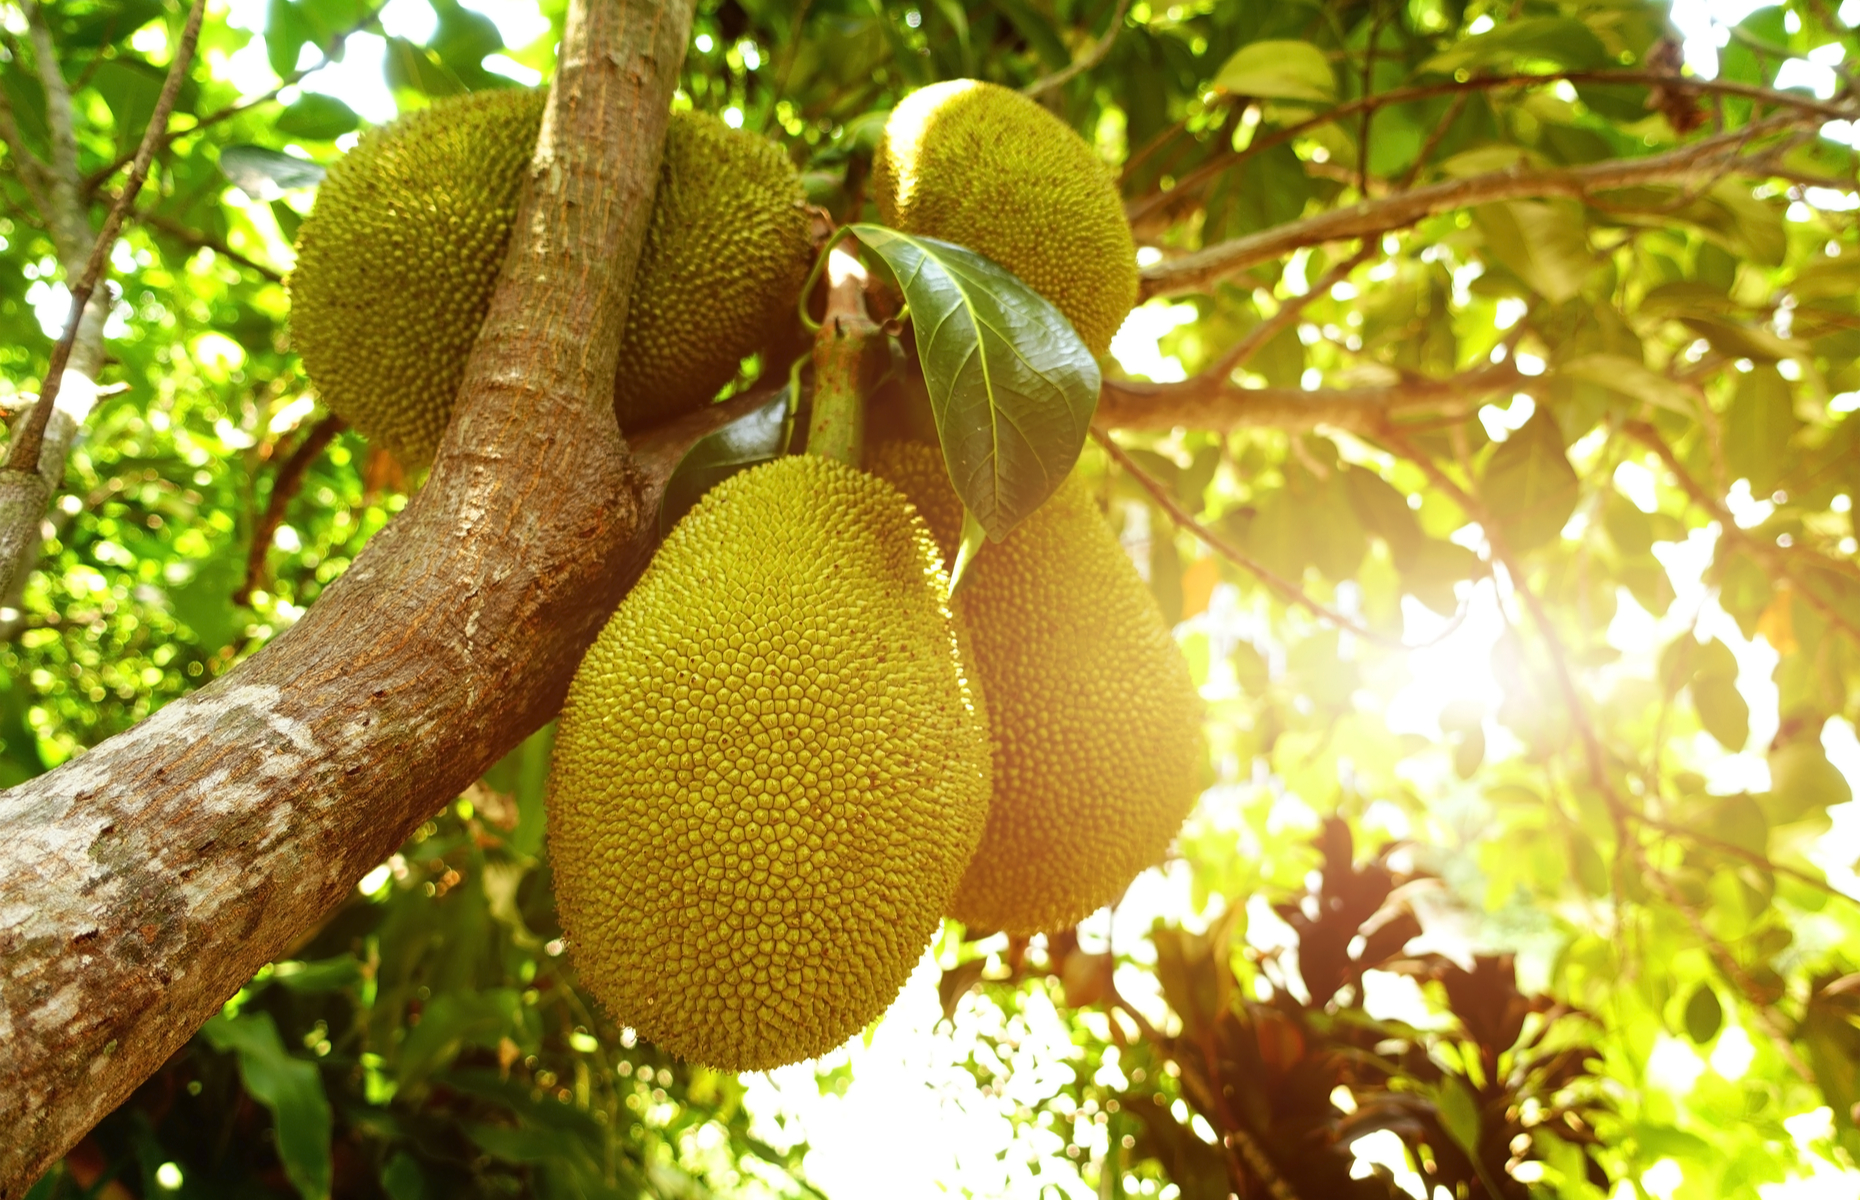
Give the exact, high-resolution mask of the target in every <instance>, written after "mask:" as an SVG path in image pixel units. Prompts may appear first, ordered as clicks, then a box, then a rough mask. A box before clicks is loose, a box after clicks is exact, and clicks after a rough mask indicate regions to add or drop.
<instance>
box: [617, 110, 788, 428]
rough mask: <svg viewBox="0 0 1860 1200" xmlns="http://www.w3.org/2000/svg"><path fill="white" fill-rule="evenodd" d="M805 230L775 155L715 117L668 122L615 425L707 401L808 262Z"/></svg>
mask: <svg viewBox="0 0 1860 1200" xmlns="http://www.w3.org/2000/svg"><path fill="white" fill-rule="evenodd" d="M811 227H812V220H811V218H810V217H809V215H808V210H807V196H806V193H805V192H804V191H803V190H802V188H801V177H800V176H799V175H798V174H796V172H795V169H794V165H793V164H792V163H790V162H789V161H788V156H787V155H786V154H785V153H783V152H782V149H781V147H779V146H777V145H776V144H775V143H773V142H771V141H769V140H767V139H766V138H761V137H757V136H756V135H755V134H752V133H746V132H744V131H742V130H740V129H731V128H730V127H729V126H728V125H725V124H724V123H723V122H722V121H719V120H717V119H716V118H715V117H709V116H704V115H702V114H700V113H691V112H681V113H674V114H672V125H671V129H670V130H669V131H668V132H667V134H666V137H665V157H664V159H663V162H662V164H661V166H660V169H659V192H658V196H657V198H656V199H655V200H654V201H653V206H652V223H651V224H650V225H649V226H648V227H647V230H646V247H645V249H644V250H643V251H641V253H640V257H639V271H638V272H637V274H636V276H635V279H634V286H633V295H632V298H631V300H629V301H628V304H627V313H628V316H627V322H626V330H625V332H624V333H623V334H622V335H621V338H620V370H619V374H618V375H617V377H616V378H615V381H614V403H615V405H616V406H617V409H618V411H619V414H620V426H621V428H623V429H634V428H643V427H645V426H648V425H653V424H657V423H658V422H660V421H664V420H667V419H669V418H671V417H675V416H677V415H679V414H680V413H684V412H689V411H690V410H691V409H693V408H696V407H697V406H699V405H700V404H703V403H705V402H707V401H708V400H710V399H711V397H713V396H715V395H716V394H717V392H718V390H719V389H720V388H722V387H723V385H724V384H726V383H728V382H730V380H731V379H732V378H733V377H734V376H735V375H736V372H737V369H738V367H740V366H741V364H742V361H743V359H744V358H745V357H747V356H748V355H750V354H753V353H755V352H756V351H757V350H759V349H761V348H762V346H763V345H764V344H766V343H767V342H768V340H769V338H770V337H771V336H772V335H773V334H774V333H775V332H776V331H777V330H778V329H779V328H780V326H781V324H782V323H783V322H784V321H785V320H786V319H787V318H788V314H790V313H792V312H794V311H795V306H796V302H797V301H798V300H799V298H800V295H801V285H802V284H803V283H805V282H806V281H807V272H808V270H809V268H811V267H812V266H813V262H814V253H813V246H812V241H811Z"/></svg>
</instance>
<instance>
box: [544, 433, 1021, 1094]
mask: <svg viewBox="0 0 1860 1200" xmlns="http://www.w3.org/2000/svg"><path fill="white" fill-rule="evenodd" d="M943 580H944V576H943V575H942V571H941V562H940V560H939V558H938V556H937V552H936V547H935V544H934V543H933V542H932V541H931V539H930V535H929V532H928V531H927V530H926V529H925V527H924V525H923V522H922V521H921V520H920V519H919V518H918V517H917V516H916V514H915V513H914V512H913V510H912V509H911V507H910V506H909V504H907V503H906V502H905V499H904V497H903V496H902V495H901V494H900V493H899V492H898V491H897V490H896V489H894V488H892V487H891V486H890V485H889V484H886V483H884V482H882V481H880V480H878V479H876V478H874V477H873V476H871V475H868V474H866V473H864V472H862V471H859V470H858V469H856V468H854V467H850V466H847V465H845V464H844V463H839V462H835V461H831V460H828V459H825V458H820V457H817V456H802V457H790V458H782V459H778V460H776V461H775V462H773V463H768V464H765V465H763V466H760V467H756V468H752V469H750V470H748V471H745V472H743V473H741V474H738V475H734V476H732V477H730V478H729V479H727V480H725V481H724V482H723V483H721V484H719V485H718V486H717V487H715V488H714V489H712V490H711V491H710V492H709V493H707V494H706V495H705V497H704V498H703V499H702V500H701V501H699V503H698V505H697V506H696V507H695V508H693V509H692V510H691V512H690V513H688V514H686V516H685V517H684V519H683V520H682V521H680V522H679V524H678V525H677V527H676V528H674V529H673V531H672V533H671V535H670V536H669V537H668V538H667V539H666V541H665V544H664V546H663V547H662V548H661V549H660V551H659V553H658V555H657V556H656V557H655V558H654V559H653V561H652V564H651V566H650V567H649V568H648V569H647V571H646V573H645V574H644V575H643V576H642V577H641V579H640V581H639V583H638V584H637V586H635V587H634V589H633V591H632V592H631V593H630V594H629V595H628V596H627V598H626V599H625V601H624V602H622V604H621V605H620V608H619V610H618V611H617V612H616V613H615V614H614V616H613V618H612V620H611V621H609V623H608V624H607V626H606V628H605V629H604V630H603V631H602V632H601V634H600V636H599V638H598V639H597V640H596V641H595V643H594V646H593V648H592V649H591V650H589V652H588V655H587V657H586V658H585V659H584V660H583V662H582V664H581V667H580V669H579V671H578V672H577V673H576V676H575V679H574V683H573V684H572V686H571V687H570V689H569V694H568V701H567V704H566V706H565V707H564V709H563V711H562V719H561V725H560V727H559V731H558V733H557V736H556V742H555V759H554V764H553V767H552V770H551V778H550V785H549V795H548V802H547V808H548V824H549V847H550V854H551V857H552V861H553V863H554V870H555V886H556V903H557V906H558V909H559V912H560V914H561V918H562V924H563V928H564V929H566V930H567V932H568V937H569V944H570V946H571V948H572V951H573V954H574V958H575V962H576V965H577V967H578V969H579V972H580V976H581V981H582V983H583V984H584V985H585V986H587V987H588V988H589V989H590V990H591V991H592V992H593V993H594V995H595V996H596V997H598V998H599V999H600V1000H601V1002H602V1003H603V1004H604V1005H605V1006H606V1008H607V1009H608V1011H609V1013H610V1014H611V1015H612V1016H613V1018H614V1019H615V1020H616V1021H619V1022H621V1023H623V1024H625V1025H629V1026H632V1027H633V1028H635V1029H637V1030H638V1031H639V1032H640V1034H641V1035H643V1036H644V1037H646V1038H648V1039H650V1040H651V1041H653V1042H655V1043H657V1044H658V1045H659V1046H661V1047H663V1048H664V1049H666V1050H668V1051H670V1052H672V1053H673V1054H676V1055H678V1056H680V1057H682V1058H686V1059H689V1060H691V1061H694V1062H698V1063H702V1064H705V1065H707V1066H712V1067H717V1068H720V1069H724V1070H762V1069H766V1068H771V1067H776V1066H780V1065H782V1064H784V1063H789V1062H796V1061H799V1060H801V1059H803V1058H808V1057H811V1056H814V1055H817V1054H822V1053H824V1052H826V1051H828V1050H831V1049H833V1048H834V1047H835V1046H838V1045H839V1044H840V1043H842V1042H844V1041H845V1040H846V1039H847V1038H848V1037H850V1036H852V1035H853V1034H855V1033H857V1032H858V1031H859V1030H860V1029H862V1028H863V1027H864V1026H866V1025H867V1024H869V1023H870V1022H871V1021H872V1020H874V1019H875V1018H876V1017H878V1016H879V1015H880V1014H881V1013H882V1012H883V1011H884V1010H885V1008H886V1007H887V1006H888V1005H889V1004H890V1003H891V1001H892V999H893V998H894V997H895V996H896V995H897V993H898V990H899V988H901V987H902V986H903V984H904V982H905V980H906V979H907V978H908V977H909V975H910V973H911V970H912V968H913V967H914V966H915V965H916V963H917V960H918V957H919V956H920V955H921V953H922V952H923V949H924V947H925V946H926V945H927V944H928V943H929V941H930V938H931V937H932V936H933V935H934V934H935V932H936V929H937V926H938V921H939V918H940V917H941V914H942V911H943V908H944V906H945V905H946V904H947V903H948V901H949V897H950V894H951V893H952V892H953V891H954V889H955V887H956V883H957V880H958V879H960V878H961V875H962V871H963V868H964V866H965V865H966V864H967V862H968V860H969V856H970V854H971V853H972V852H973V850H974V848H975V845H976V842H977V840H978V839H979V837H980V836H981V832H982V828H983V825H984V824H985V822H986V820H987V810H988V795H989V784H988V769H989V752H988V735H987V729H986V726H985V724H984V722H983V720H982V718H981V717H980V715H979V714H978V713H977V711H976V709H975V707H974V704H973V702H972V700H971V698H970V695H969V690H968V685H967V683H966V682H965V679H964V676H963V672H962V666H961V663H960V660H959V659H958V657H957V653H956V649H955V640H954V633H953V629H952V623H951V619H950V616H949V610H948V608H947V602H946V593H945V591H944V586H945V585H944V582H943Z"/></svg>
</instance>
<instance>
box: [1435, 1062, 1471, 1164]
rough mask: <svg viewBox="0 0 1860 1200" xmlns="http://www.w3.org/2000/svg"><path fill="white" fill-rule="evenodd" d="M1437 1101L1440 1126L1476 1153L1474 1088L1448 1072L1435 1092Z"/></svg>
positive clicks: (1463, 1147)
mask: <svg viewBox="0 0 1860 1200" xmlns="http://www.w3.org/2000/svg"><path fill="white" fill-rule="evenodd" d="M1434 1104H1435V1108H1436V1111H1438V1112H1439V1114H1440V1124H1441V1127H1442V1128H1444V1129H1445V1130H1446V1131H1447V1133H1448V1134H1449V1135H1450V1136H1451V1137H1452V1138H1453V1140H1454V1141H1456V1142H1458V1143H1459V1144H1460V1147H1461V1149H1463V1150H1465V1151H1466V1153H1468V1154H1470V1155H1473V1156H1475V1157H1477V1155H1478V1153H1479V1101H1478V1099H1477V1098H1475V1097H1474V1096H1473V1094H1472V1089H1471V1088H1469V1087H1467V1086H1466V1084H1465V1083H1464V1082H1462V1081H1461V1079H1460V1077H1459V1076H1457V1075H1448V1076H1445V1077H1444V1078H1442V1079H1441V1081H1440V1086H1439V1089H1438V1090H1437V1091H1436V1092H1435V1093H1434Z"/></svg>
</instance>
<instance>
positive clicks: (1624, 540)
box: [1602, 491, 1653, 559]
mask: <svg viewBox="0 0 1860 1200" xmlns="http://www.w3.org/2000/svg"><path fill="white" fill-rule="evenodd" d="M1602 528H1603V529H1605V530H1607V531H1608V540H1609V541H1611V542H1613V543H1614V544H1615V549H1617V550H1619V551H1621V553H1622V555H1623V556H1624V557H1626V558H1630V559H1633V558H1639V557H1640V556H1642V555H1644V554H1646V553H1648V552H1649V551H1651V550H1652V549H1653V522H1652V521H1650V520H1648V519H1647V514H1646V513H1644V512H1642V511H1640V508H1639V507H1638V506H1637V505H1635V503H1634V502H1633V501H1632V500H1629V499H1628V498H1627V497H1626V496H1623V495H1622V494H1621V493H1620V492H1612V491H1611V492H1609V493H1608V499H1607V500H1605V501H1603V503H1602Z"/></svg>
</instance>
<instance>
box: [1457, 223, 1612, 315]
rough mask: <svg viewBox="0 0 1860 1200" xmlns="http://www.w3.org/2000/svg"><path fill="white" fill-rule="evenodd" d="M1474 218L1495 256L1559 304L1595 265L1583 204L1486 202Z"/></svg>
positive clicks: (1576, 290) (1573, 294) (1573, 295)
mask: <svg viewBox="0 0 1860 1200" xmlns="http://www.w3.org/2000/svg"><path fill="white" fill-rule="evenodd" d="M1473 220H1474V221H1475V222H1476V223H1477V224H1478V227H1479V232H1480V233H1482V234H1484V235H1485V245H1486V249H1487V250H1488V251H1490V252H1491V254H1492V257H1493V258H1495V259H1497V260H1498V262H1499V263H1500V264H1501V265H1503V266H1504V267H1506V268H1507V269H1509V270H1510V271H1511V272H1512V273H1513V274H1515V275H1516V276H1517V277H1518V278H1519V279H1522V280H1523V281H1524V282H1525V283H1527V284H1529V285H1530V287H1531V290H1533V291H1535V292H1536V293H1537V294H1538V295H1540V296H1542V297H1543V298H1544V299H1546V300H1551V301H1554V302H1556V303H1558V304H1561V303H1562V302H1564V301H1566V300H1573V299H1575V298H1576V296H1577V295H1578V294H1579V293H1580V292H1581V291H1582V283H1583V280H1585V279H1587V278H1588V277H1589V272H1590V271H1592V270H1594V268H1595V255H1594V253H1593V252H1592V251H1590V249H1589V236H1588V231H1587V230H1586V229H1585V228H1584V227H1583V222H1582V206H1581V205H1579V204H1575V203H1573V202H1571V201H1567V200H1509V201H1505V202H1503V203H1499V204H1482V205H1480V206H1479V207H1478V208H1476V209H1474V210H1473Z"/></svg>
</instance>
